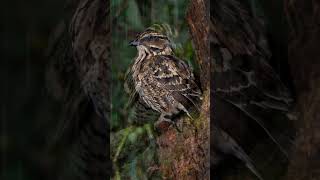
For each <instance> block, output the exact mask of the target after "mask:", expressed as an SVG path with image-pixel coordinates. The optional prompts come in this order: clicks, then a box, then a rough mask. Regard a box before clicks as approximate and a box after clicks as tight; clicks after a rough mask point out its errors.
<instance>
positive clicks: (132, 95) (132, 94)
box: [124, 66, 139, 108]
mask: <svg viewBox="0 0 320 180" xmlns="http://www.w3.org/2000/svg"><path fill="white" fill-rule="evenodd" d="M124 80H125V81H124V90H125V92H126V93H127V94H128V95H129V100H128V103H127V104H126V108H130V107H132V106H133V105H134V103H135V102H137V100H138V98H139V95H138V93H137V91H136V90H135V88H134V81H133V78H132V70H131V66H130V67H129V68H128V70H127V71H126V74H125V77H124Z"/></svg>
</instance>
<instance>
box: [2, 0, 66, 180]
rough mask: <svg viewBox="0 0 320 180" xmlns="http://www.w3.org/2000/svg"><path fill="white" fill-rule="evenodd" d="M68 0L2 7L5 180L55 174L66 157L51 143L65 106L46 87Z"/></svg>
mask: <svg viewBox="0 0 320 180" xmlns="http://www.w3.org/2000/svg"><path fill="white" fill-rule="evenodd" d="M64 4H65V1H63V0H55V1H52V0H51V1H50V0H30V1H22V0H20V1H19V0H13V1H5V2H2V5H1V7H0V12H1V19H2V20H1V24H2V25H1V55H2V58H1V61H0V62H1V63H0V64H1V65H0V79H1V88H0V99H1V111H0V114H1V115H0V117H1V120H0V121H1V130H0V134H1V135H0V142H1V144H0V152H1V176H0V179H2V180H13V179H15V180H20V179H25V180H28V179H56V173H57V171H58V169H59V166H58V165H59V161H63V158H61V156H60V155H59V154H60V153H59V151H58V150H55V151H49V148H48V147H49V142H48V141H50V134H51V132H53V131H54V128H55V126H56V124H57V120H58V119H59V113H60V112H61V109H60V108H59V107H60V106H59V104H58V102H56V101H54V100H53V98H52V97H50V96H49V95H48V91H47V88H46V76H45V72H46V64H47V58H46V56H45V51H46V48H47V44H48V39H49V34H50V31H51V30H52V29H53V27H54V26H55V25H56V24H57V23H58V20H59V19H61V17H63V15H64V14H63V13H64V11H63V8H64Z"/></svg>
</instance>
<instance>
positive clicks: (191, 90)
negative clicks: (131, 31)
mask: <svg viewBox="0 0 320 180" xmlns="http://www.w3.org/2000/svg"><path fill="white" fill-rule="evenodd" d="M130 45H131V46H135V47H136V48H137V50H138V54H137V56H136V57H135V59H134V63H133V64H132V66H131V67H130V69H129V70H128V73H127V77H126V83H125V87H126V89H128V91H129V93H130V94H131V100H134V99H138V102H139V103H140V104H143V106H145V107H147V108H151V109H152V110H154V111H156V112H158V113H160V117H159V118H158V121H157V122H156V123H155V127H158V125H160V124H161V123H162V122H169V123H170V124H171V123H173V117H174V116H175V115H178V114H180V113H186V114H187V115H188V116H189V117H191V115H190V112H189V110H190V108H193V107H197V104H198V103H199V101H200V100H201V91H200V88H199V87H198V86H197V84H196V82H195V78H194V75H193V73H192V70H191V68H190V67H189V66H188V64H187V63H186V62H185V61H183V60H181V59H179V58H177V57H176V56H175V55H174V53H173V48H172V43H171V41H170V40H169V38H168V37H167V36H166V35H164V34H163V33H161V32H158V31H155V30H152V29H150V28H148V29H146V30H145V31H144V32H142V33H141V34H139V35H138V36H137V37H136V39H135V40H133V41H131V42H130Z"/></svg>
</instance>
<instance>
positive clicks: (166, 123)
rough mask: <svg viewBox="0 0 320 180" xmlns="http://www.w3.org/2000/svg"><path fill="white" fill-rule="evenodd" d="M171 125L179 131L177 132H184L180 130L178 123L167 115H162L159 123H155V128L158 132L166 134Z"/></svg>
mask: <svg viewBox="0 0 320 180" xmlns="http://www.w3.org/2000/svg"><path fill="white" fill-rule="evenodd" d="M171 125H173V126H174V127H175V128H176V129H177V131H179V132H182V131H181V130H180V129H179V128H178V126H177V123H176V122H174V121H172V120H171V119H170V118H168V117H166V115H161V116H160V117H159V119H158V121H156V122H155V124H154V127H155V129H156V130H158V131H160V132H165V131H167V130H168V129H169V127H170V126H171Z"/></svg>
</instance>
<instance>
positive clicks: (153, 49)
mask: <svg viewBox="0 0 320 180" xmlns="http://www.w3.org/2000/svg"><path fill="white" fill-rule="evenodd" d="M150 49H151V50H152V51H159V50H160V48H158V47H150Z"/></svg>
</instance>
